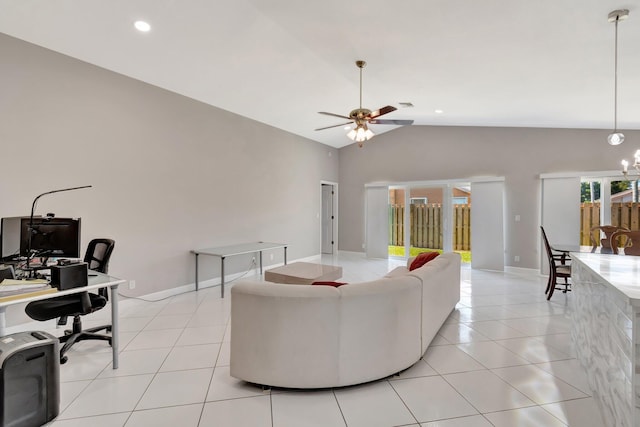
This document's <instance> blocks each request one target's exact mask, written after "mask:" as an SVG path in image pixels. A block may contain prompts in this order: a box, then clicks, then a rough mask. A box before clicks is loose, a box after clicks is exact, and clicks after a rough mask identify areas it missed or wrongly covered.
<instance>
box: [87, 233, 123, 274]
mask: <svg viewBox="0 0 640 427" xmlns="http://www.w3.org/2000/svg"><path fill="white" fill-rule="evenodd" d="M115 246H116V242H115V241H113V240H111V239H93V240H92V241H90V242H89V245H88V246H87V252H86V253H85V255H84V262H86V263H87V266H88V267H89V270H93V271H97V272H98V273H104V274H107V273H108V272H109V259H110V258H111V253H112V252H113V248H114V247H115Z"/></svg>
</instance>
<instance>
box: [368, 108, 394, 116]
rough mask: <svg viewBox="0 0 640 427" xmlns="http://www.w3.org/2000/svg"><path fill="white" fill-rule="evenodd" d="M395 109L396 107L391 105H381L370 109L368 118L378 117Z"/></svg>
mask: <svg viewBox="0 0 640 427" xmlns="http://www.w3.org/2000/svg"><path fill="white" fill-rule="evenodd" d="M396 110H397V108H396V107H392V106H391V105H387V106H386V107H382V108H380V109H379V110H376V111H372V112H371V114H369V118H370V119H375V118H376V117H380V116H382V115H383V114H387V113H390V112H392V111H396Z"/></svg>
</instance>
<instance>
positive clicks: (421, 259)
mask: <svg viewBox="0 0 640 427" xmlns="http://www.w3.org/2000/svg"><path fill="white" fill-rule="evenodd" d="M438 255H440V253H438V252H422V253H421V254H419V255H418V256H417V257H416V259H414V260H413V262H412V263H411V265H410V266H409V271H413V270H415V269H416V268H420V267H422V266H423V265H425V264H426V263H428V262H429V261H431V260H432V259H434V258H435V257H437V256H438Z"/></svg>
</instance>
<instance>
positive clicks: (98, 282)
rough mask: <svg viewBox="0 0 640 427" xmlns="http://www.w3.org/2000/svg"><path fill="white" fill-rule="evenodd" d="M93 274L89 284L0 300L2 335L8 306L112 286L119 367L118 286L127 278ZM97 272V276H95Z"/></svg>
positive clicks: (115, 352) (115, 360)
mask: <svg viewBox="0 0 640 427" xmlns="http://www.w3.org/2000/svg"><path fill="white" fill-rule="evenodd" d="M90 274H91V275H92V276H89V284H88V285H87V286H83V287H80V288H73V289H67V290H65V291H58V292H52V293H49V294H44V295H37V296H26V297H24V298H16V299H12V300H10V301H2V302H0V336H4V335H6V328H7V320H6V317H5V312H6V309H7V307H9V306H10V305H15V304H23V303H29V302H31V301H40V300H45V299H49V298H54V297H60V296H63V295H71V294H77V293H80V292H85V291H92V290H96V289H100V288H106V287H108V288H110V289H111V293H110V299H109V302H110V303H111V351H112V361H113V369H118V350H119V344H120V343H119V325H118V286H119V285H120V284H122V283H124V282H126V280H123V279H118V278H116V277H112V276H108V275H106V274H101V273H95V272H91V273H90ZM93 274H95V276H93Z"/></svg>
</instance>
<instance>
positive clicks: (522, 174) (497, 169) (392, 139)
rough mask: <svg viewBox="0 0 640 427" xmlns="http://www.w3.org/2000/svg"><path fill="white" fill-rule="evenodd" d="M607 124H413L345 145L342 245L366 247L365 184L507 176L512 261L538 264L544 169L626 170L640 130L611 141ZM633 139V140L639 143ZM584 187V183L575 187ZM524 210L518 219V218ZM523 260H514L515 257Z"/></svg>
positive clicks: (342, 151)
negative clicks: (594, 127) (552, 126)
mask: <svg viewBox="0 0 640 427" xmlns="http://www.w3.org/2000/svg"><path fill="white" fill-rule="evenodd" d="M607 134H608V131H606V130H575V129H537V128H535V129H534V128H490V127H428V126H409V127H404V128H400V129H397V130H394V131H391V132H388V133H385V134H382V135H378V136H376V137H375V138H373V139H372V140H371V141H370V142H368V143H366V144H365V146H364V147H363V148H358V147H357V146H356V145H355V144H354V145H350V146H347V147H344V148H342V149H340V194H339V197H340V219H339V221H340V223H339V227H340V241H339V245H340V249H341V250H352V251H362V244H363V243H364V185H365V184H367V183H371V182H375V181H389V182H403V181H422V180H439V179H457V178H465V177H472V176H483V175H490V176H504V177H505V188H506V194H505V199H506V218H505V228H506V230H505V231H506V232H505V240H506V245H505V249H506V255H507V258H506V260H507V265H511V266H514V267H523V268H538V234H539V228H538V227H539V225H540V224H539V212H540V207H539V196H540V179H539V175H540V174H541V173H552V172H570V171H603V170H604V171H607V170H617V169H620V168H621V166H620V161H621V160H622V159H623V158H627V159H628V160H631V161H632V160H633V153H634V152H635V150H636V149H638V148H640V143H639V142H640V131H633V132H625V134H626V142H625V143H624V144H622V145H621V146H617V147H612V146H609V145H608V144H607V143H606V140H605V139H606V136H607ZM634 142H635V143H634ZM576 191H579V189H576ZM515 215H520V217H521V220H520V222H517V223H516V222H515V220H514V217H515ZM515 255H519V256H520V262H519V263H515V262H513V259H514V256H515Z"/></svg>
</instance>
